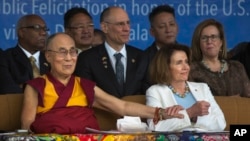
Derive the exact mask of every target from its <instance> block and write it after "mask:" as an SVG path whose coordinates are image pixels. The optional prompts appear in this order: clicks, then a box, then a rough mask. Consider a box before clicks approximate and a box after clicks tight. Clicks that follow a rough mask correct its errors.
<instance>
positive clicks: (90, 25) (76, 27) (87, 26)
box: [68, 23, 94, 31]
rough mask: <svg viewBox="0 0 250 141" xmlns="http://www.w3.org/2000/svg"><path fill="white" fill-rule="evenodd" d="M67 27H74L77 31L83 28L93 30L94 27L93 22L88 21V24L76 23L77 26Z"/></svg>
mask: <svg viewBox="0 0 250 141" xmlns="http://www.w3.org/2000/svg"><path fill="white" fill-rule="evenodd" d="M68 28H70V29H75V30H77V31H82V30H83V29H88V30H93V29H94V24H93V23H89V24H84V25H78V26H70V27H68Z"/></svg>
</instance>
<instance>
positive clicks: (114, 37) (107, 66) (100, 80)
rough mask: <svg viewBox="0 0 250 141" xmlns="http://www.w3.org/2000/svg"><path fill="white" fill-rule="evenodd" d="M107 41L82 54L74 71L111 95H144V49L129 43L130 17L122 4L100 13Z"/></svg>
mask: <svg viewBox="0 0 250 141" xmlns="http://www.w3.org/2000/svg"><path fill="white" fill-rule="evenodd" d="M100 25H101V30H102V31H103V32H104V34H105V38H106V39H105V42H104V43H103V44H101V45H99V46H96V47H94V48H92V49H90V50H87V51H84V52H82V53H80V54H79V57H78V61H77V65H76V70H75V74H76V75H78V76H81V77H84V78H87V79H90V80H92V81H94V82H96V84H97V86H99V87H100V88H102V89H103V90H104V91H106V92H108V93H109V94H111V95H113V96H116V97H118V98H121V97H123V96H126V95H136V94H144V92H143V88H142V87H143V82H144V81H143V79H144V78H143V76H144V73H145V69H141V68H142V67H140V66H141V58H140V57H141V54H142V51H141V50H140V49H138V48H136V47H133V46H131V45H128V44H127V43H128V42H129V35H130V19H129V17H128V14H127V12H126V11H125V10H124V9H122V8H120V7H108V8H106V9H104V11H103V12H102V13H101V16H100Z"/></svg>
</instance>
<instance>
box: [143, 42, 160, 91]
mask: <svg viewBox="0 0 250 141" xmlns="http://www.w3.org/2000/svg"><path fill="white" fill-rule="evenodd" d="M157 51H158V49H157V47H156V44H155V42H153V43H152V44H151V45H150V46H149V47H148V48H146V49H145V50H144V52H143V60H144V62H145V65H144V66H145V69H146V72H145V76H144V81H145V83H144V87H143V88H144V90H143V91H146V90H147V89H148V88H149V87H150V86H151V85H152V83H151V82H150V78H149V65H150V63H151V61H152V60H153V58H154V56H155V54H156V53H157Z"/></svg>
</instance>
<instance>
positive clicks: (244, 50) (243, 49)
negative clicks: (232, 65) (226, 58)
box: [231, 42, 250, 79]
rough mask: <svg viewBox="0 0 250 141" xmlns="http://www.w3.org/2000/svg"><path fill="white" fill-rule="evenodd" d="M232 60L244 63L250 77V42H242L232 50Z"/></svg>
mask: <svg viewBox="0 0 250 141" xmlns="http://www.w3.org/2000/svg"><path fill="white" fill-rule="evenodd" d="M232 52H233V56H232V58H231V59H232V60H237V61H239V62H241V63H242V64H243V65H244V68H245V70H246V72H247V75H248V78H249V79H250V62H249V61H250V42H241V43H239V44H238V45H237V46H236V47H234V49H233V50H232Z"/></svg>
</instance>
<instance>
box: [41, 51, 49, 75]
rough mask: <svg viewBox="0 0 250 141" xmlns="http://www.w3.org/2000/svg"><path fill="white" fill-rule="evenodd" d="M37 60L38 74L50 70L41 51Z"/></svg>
mask: <svg viewBox="0 0 250 141" xmlns="http://www.w3.org/2000/svg"><path fill="white" fill-rule="evenodd" d="M39 62H40V74H46V73H47V72H48V71H49V70H50V66H49V63H48V62H47V60H46V58H45V55H44V53H43V52H40V56H39Z"/></svg>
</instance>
